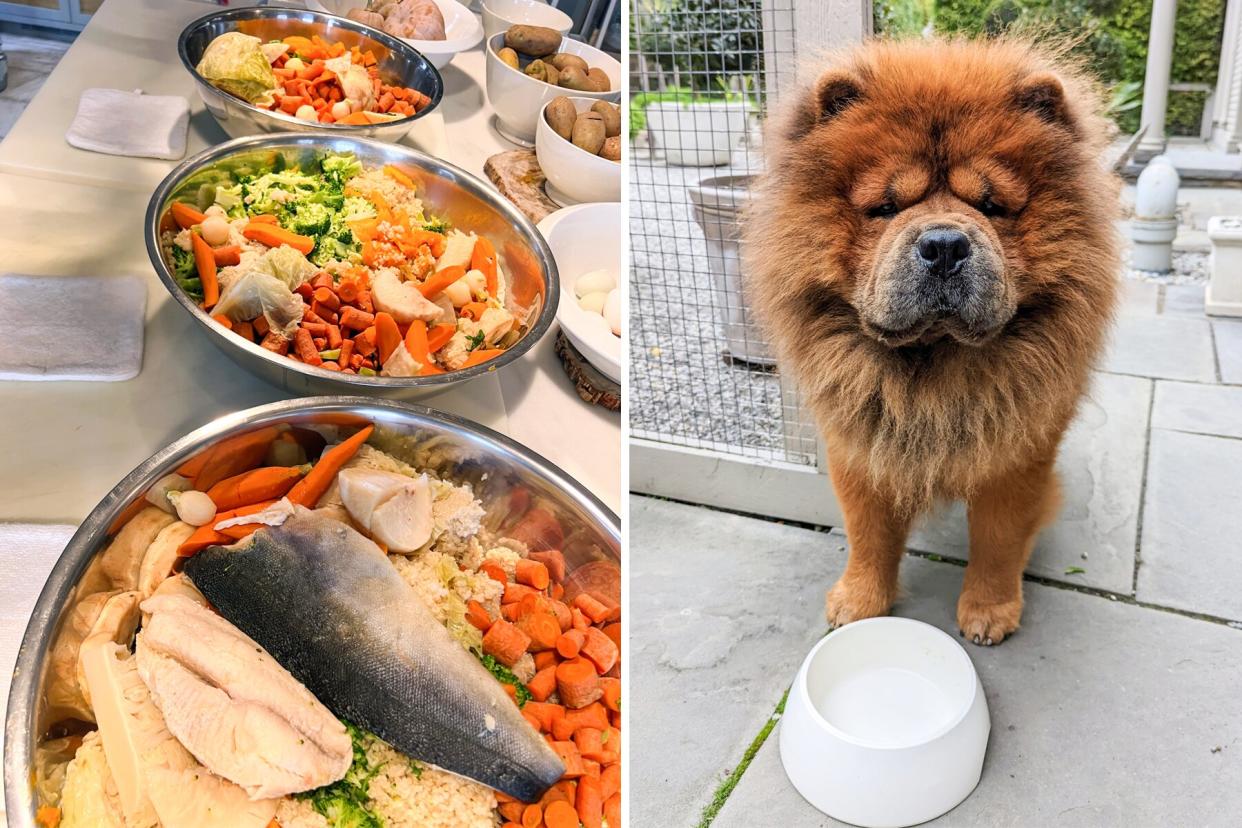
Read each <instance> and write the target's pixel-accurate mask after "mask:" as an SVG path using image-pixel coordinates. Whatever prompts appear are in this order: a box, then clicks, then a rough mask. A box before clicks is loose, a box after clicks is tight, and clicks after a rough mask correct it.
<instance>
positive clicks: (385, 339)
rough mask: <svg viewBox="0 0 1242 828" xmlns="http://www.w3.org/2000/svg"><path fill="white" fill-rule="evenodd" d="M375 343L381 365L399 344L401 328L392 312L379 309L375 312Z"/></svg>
mask: <svg viewBox="0 0 1242 828" xmlns="http://www.w3.org/2000/svg"><path fill="white" fill-rule="evenodd" d="M375 344H376V346H377V347H378V348H379V361H380V364H381V365H383V364H384V363H385V362H387V361H388V357H389V356H391V355H392V352H393V351H395V350H397V346H398V345H400V344H401V329H400V328H398V327H397V320H395V319H393V318H392V314H389V313H384V312H383V311H380V312H379V313H377V314H375Z"/></svg>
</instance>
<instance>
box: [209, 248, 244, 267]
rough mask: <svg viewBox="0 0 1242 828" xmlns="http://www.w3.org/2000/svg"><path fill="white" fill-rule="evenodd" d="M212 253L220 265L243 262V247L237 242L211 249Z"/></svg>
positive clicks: (228, 265)
mask: <svg viewBox="0 0 1242 828" xmlns="http://www.w3.org/2000/svg"><path fill="white" fill-rule="evenodd" d="M211 255H212V257H213V258H214V259H215V260H216V264H217V265H219V266H220V267H232V266H233V265H238V264H241V247H240V246H239V245H236V244H226V245H225V246H224V247H217V248H215V249H214V250H212V251H211Z"/></svg>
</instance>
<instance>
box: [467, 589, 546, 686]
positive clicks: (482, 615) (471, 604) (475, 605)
mask: <svg viewBox="0 0 1242 828" xmlns="http://www.w3.org/2000/svg"><path fill="white" fill-rule="evenodd" d="M466 620H467V621H469V622H470V623H471V624H473V625H474V626H475V627H476V628H478V629H480V630H483V631H484V632H487V628H488V627H490V626H491V625H492V617H491V616H490V615H488V614H487V610H486V609H484V608H483V605H482V604H480V603H479V602H478V601H475V600H474V599H471V600H469V601H467V602H466ZM539 701H543V699H540V700H539Z"/></svg>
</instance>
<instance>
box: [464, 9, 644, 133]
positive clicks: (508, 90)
mask: <svg viewBox="0 0 1242 828" xmlns="http://www.w3.org/2000/svg"><path fill="white" fill-rule="evenodd" d="M504 39H505V33H504V32H500V33H498V34H495V35H492V36H491V37H489V38H488V39H487V100H488V101H489V102H490V103H491V105H492V109H494V110H495V111H496V119H497V124H496V127H497V129H498V130H499V131H500V134H501V135H504V136H505V137H506V138H508V139H509V140H511V141H514V142H515V143H518V144H521V145H524V146H530V145H531V144H532V143H534V140H535V125H536V124H537V123H538V122H539V120H540V118H541V116H542V112H543V107H544V105H546V104H547V102H548V101H550V100H552V99H553V98H555V97H556V96H558V95H567V94H572V95H574V96H575V97H579V98H589V99H590V100H594V101H612V102H613V103H618V102H619V101H620V100H621V64H620V63H618V62H617V61H616V59H614V58H613V57H612V56H611V55H609V54H608V53H607V52H601V51H600V50H599V49H596V48H595V47H594V46H588V45H587V44H585V43H582V42H580V41H577V40H572V39H570V38H568V37H566V38H562V40H561V45H560V51H562V52H567V53H569V54H571V55H577V56H578V57H580V58H582V59H583V60H585V61H586V62H587V65H588V66H591V67H592V68H595V67H598V68H600V69H603V70H604V73H605V74H606V75H608V85H609V91H607V92H579V91H577V90H574V89H565V88H564V87H560V86H553V85H552V84H550V83H544V82H543V81H539V80H535V79H534V78H532V77H530V76H528V75H527V74H526V73H525V72H523V71H522V70H520V69H514V68H513V67H512V66H510V65H509V64H507V63H505V62H504V61H503V60H501V59H500V58H499V57H497V56H496V51H497V50H498V49H503V48H504V45H505V43H504Z"/></svg>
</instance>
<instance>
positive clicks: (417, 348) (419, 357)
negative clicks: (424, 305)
mask: <svg viewBox="0 0 1242 828" xmlns="http://www.w3.org/2000/svg"><path fill="white" fill-rule="evenodd" d="M405 349H406V350H407V351H409V352H410V356H412V357H414V361H415V362H417V363H418V364H419V365H428V364H430V362H431V351H430V350H428V342H427V323H426V322H424V321H423V320H421V319H415V320H413V321H412V322H410V327H409V329H408V330H407V331H406V332H405Z"/></svg>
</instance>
